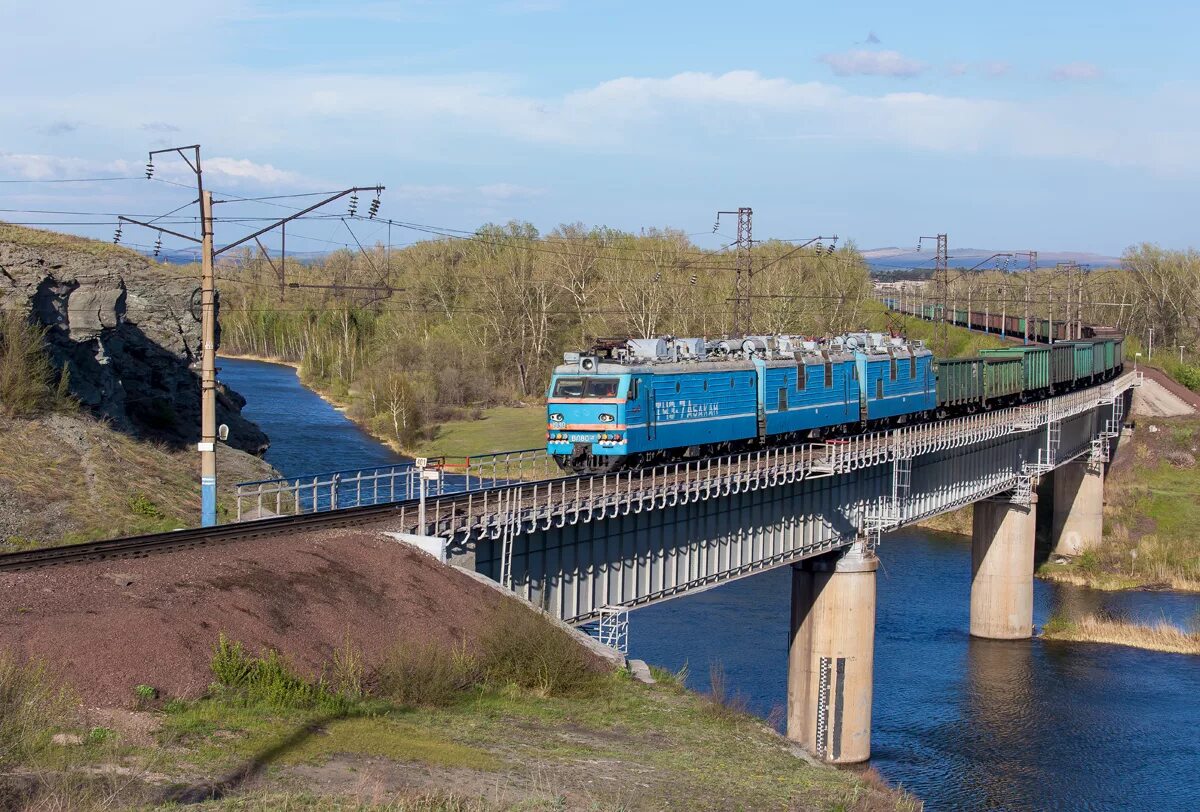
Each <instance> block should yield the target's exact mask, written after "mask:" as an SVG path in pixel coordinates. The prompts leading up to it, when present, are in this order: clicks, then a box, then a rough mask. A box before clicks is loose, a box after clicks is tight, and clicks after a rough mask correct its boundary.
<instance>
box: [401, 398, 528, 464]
mask: <svg viewBox="0 0 1200 812" xmlns="http://www.w3.org/2000/svg"><path fill="white" fill-rule="evenodd" d="M545 445H546V408H545V406H541V405H537V406H496V407H494V408H491V409H484V410H483V419H481V420H471V419H469V418H468V419H465V420H455V421H452V422H449V423H443V424H441V425H440V426H438V427H437V430H436V434H435V436H434V437H433V438H432V439H429V440H424V441H422V442H421V444H420V445H419V447H418V450H419V451H420V452H421V454H422V455H423V456H430V457H441V456H446V457H469V456H475V455H481V454H491V453H495V452H497V451H510V450H512V449H516V448H543V447H544V446H545Z"/></svg>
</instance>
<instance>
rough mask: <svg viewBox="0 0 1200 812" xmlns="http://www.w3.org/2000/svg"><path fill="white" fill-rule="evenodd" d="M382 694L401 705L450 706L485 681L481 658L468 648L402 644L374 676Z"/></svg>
mask: <svg viewBox="0 0 1200 812" xmlns="http://www.w3.org/2000/svg"><path fill="white" fill-rule="evenodd" d="M375 677H376V683H375V684H376V690H377V691H378V692H379V694H380V695H381V696H383V697H385V698H387V699H390V700H391V701H393V702H397V703H399V704H401V705H422V706H427V707H439V706H444V705H449V704H450V703H452V702H453V701H454V700H455V699H457V698H458V696H459V695H460V694H462V692H463V691H466V690H468V689H469V688H472V687H474V686H476V685H477V684H479V682H480V680H481V678H482V670H481V668H480V664H479V660H478V658H476V657H474V656H473V655H471V654H470V653H469V652H468V651H467V650H466V647H465V646H460V647H459V648H456V649H453V650H451V651H447V650H446V649H445V648H444V647H442V646H438V645H434V644H426V645H421V646H418V645H407V644H401V645H399V646H397V647H396V648H395V649H393V650H392V651H391V652H390V653H389V654H388V656H387V659H386V660H384V662H383V665H381V666H380V667H379V668H378V669H377V671H376V674H375Z"/></svg>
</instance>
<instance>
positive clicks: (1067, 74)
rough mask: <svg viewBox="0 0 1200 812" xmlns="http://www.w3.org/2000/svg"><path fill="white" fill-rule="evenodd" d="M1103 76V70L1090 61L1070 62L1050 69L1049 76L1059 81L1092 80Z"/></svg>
mask: <svg viewBox="0 0 1200 812" xmlns="http://www.w3.org/2000/svg"><path fill="white" fill-rule="evenodd" d="M1103 77H1104V70H1103V69H1102V68H1101V67H1100V66H1099V65H1095V64H1093V63H1091V62H1070V63H1068V64H1066V65H1059V66H1058V67H1057V68H1055V69H1054V70H1052V71H1050V78H1051V79H1056V80H1058V81H1060V82H1094V81H1095V80H1097V79H1101V78H1103Z"/></svg>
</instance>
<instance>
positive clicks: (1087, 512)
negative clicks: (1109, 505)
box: [1052, 461, 1104, 556]
mask: <svg viewBox="0 0 1200 812" xmlns="http://www.w3.org/2000/svg"><path fill="white" fill-rule="evenodd" d="M1053 532H1054V535H1053V536H1052V538H1053V539H1054V553H1055V555H1070V556H1075V555H1079V554H1080V553H1083V552H1085V551H1087V550H1090V549H1092V548H1093V547H1096V546H1098V545H1099V544H1100V540H1101V536H1102V535H1103V534H1104V466H1102V465H1097V466H1091V465H1088V464H1087V463H1086V462H1084V461H1080V462H1072V463H1068V464H1067V465H1064V466H1062V467H1061V468H1058V469H1057V470H1055V472H1054V527H1053Z"/></svg>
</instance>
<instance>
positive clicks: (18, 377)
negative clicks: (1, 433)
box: [0, 310, 75, 417]
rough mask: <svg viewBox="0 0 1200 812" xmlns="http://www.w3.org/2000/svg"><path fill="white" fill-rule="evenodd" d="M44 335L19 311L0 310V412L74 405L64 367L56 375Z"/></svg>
mask: <svg viewBox="0 0 1200 812" xmlns="http://www.w3.org/2000/svg"><path fill="white" fill-rule="evenodd" d="M45 336H46V328H44V327H38V326H36V325H33V324H30V323H29V321H28V320H27V319H26V318H25V317H24V316H23V315H22V314H20V313H18V312H16V311H13V310H8V311H4V312H0V414H3V415H5V416H7V417H30V416H32V415H35V414H39V413H41V412H46V411H51V410H54V409H69V408H73V407H74V405H75V402H74V400H73V399H72V398H71V396H70V391H69V387H70V379H69V376H68V375H67V371H66V368H65V367H64V369H63V372H62V374H61V375H60V376H55V374H54V367H53V366H52V365H51V363H50V358H49V356H48V355H47V354H46V344H45ZM56 377H57V378H58V380H57V381H56V380H55V378H56Z"/></svg>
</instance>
